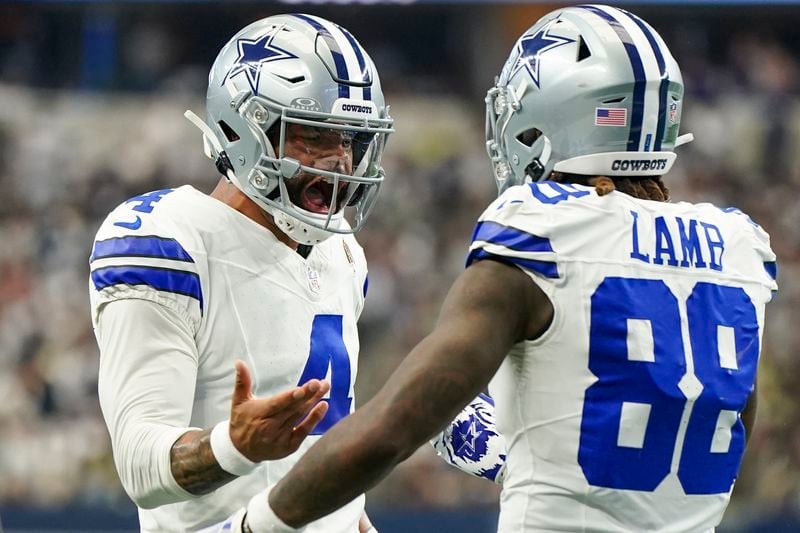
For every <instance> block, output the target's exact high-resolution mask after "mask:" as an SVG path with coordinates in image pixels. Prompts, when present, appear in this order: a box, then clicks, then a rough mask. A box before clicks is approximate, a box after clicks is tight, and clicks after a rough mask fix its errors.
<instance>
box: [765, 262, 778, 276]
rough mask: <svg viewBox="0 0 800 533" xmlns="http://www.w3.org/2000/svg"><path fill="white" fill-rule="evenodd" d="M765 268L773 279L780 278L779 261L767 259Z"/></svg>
mask: <svg viewBox="0 0 800 533" xmlns="http://www.w3.org/2000/svg"><path fill="white" fill-rule="evenodd" d="M764 270H766V271H767V274H769V277H771V278H772V279H774V280H777V279H778V263H776V262H775V261H766V262H765V263H764Z"/></svg>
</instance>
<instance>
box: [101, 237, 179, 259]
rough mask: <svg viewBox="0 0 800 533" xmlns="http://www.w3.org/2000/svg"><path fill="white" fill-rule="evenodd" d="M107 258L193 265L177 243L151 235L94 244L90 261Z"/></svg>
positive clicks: (107, 240)
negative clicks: (144, 258) (149, 259)
mask: <svg viewBox="0 0 800 533" xmlns="http://www.w3.org/2000/svg"><path fill="white" fill-rule="evenodd" d="M109 257H155V258H159V259H172V260H174V261H185V262H187V263H194V260H193V259H192V256H190V255H189V253H188V252H187V251H186V250H185V249H184V248H183V246H181V244H180V243H179V242H178V241H176V240H175V239H167V238H164V237H155V236H152V235H141V236H140V235H129V236H127V237H114V238H112V239H106V240H104V241H97V242H96V243H94V252H93V253H92V257H91V258H90V259H89V260H90V261H94V260H96V259H106V258H109Z"/></svg>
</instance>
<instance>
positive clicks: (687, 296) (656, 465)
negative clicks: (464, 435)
mask: <svg viewBox="0 0 800 533" xmlns="http://www.w3.org/2000/svg"><path fill="white" fill-rule="evenodd" d="M470 250H471V251H470V255H469V258H468V261H467V263H468V264H470V263H472V262H474V261H478V260H486V259H494V260H501V261H504V262H507V263H511V264H515V265H517V266H519V267H520V268H521V269H522V270H523V271H525V272H526V273H528V274H529V275H530V277H531V279H533V281H534V282H535V283H536V284H537V285H538V286H539V287H541V288H542V290H543V291H544V292H545V293H546V294H547V295H548V297H549V298H550V300H551V301H552V303H553V306H554V309H555V315H554V318H553V323H552V324H551V326H550V327H549V329H548V330H547V331H546V332H545V333H544V334H543V335H542V336H541V337H540V338H539V339H537V340H535V341H529V342H523V343H519V344H517V345H516V346H515V347H514V348H513V349H512V351H511V352H510V353H509V355H508V357H507V358H506V359H505V360H504V362H503V364H502V365H501V367H500V369H499V370H498V372H497V374H496V375H495V377H494V378H493V380H492V382H491V384H490V387H489V390H490V393H491V395H492V397H493V398H494V400H495V403H496V410H497V412H496V418H497V427H498V429H499V431H500V432H501V433H502V434H503V436H504V437H505V439H506V443H507V446H508V458H507V468H508V471H507V473H506V478H505V481H504V484H503V492H502V496H501V511H500V521H499V531H501V532H515V533H516V532H520V531H529V532H530V531H569V532H618V531H631V532H633V531H637V532H638V531H650V532H698V531H711V530H713V528H714V527H715V526H716V525H717V524H719V522H720V520H721V518H722V514H723V512H724V510H725V507H726V506H727V504H728V500H729V497H730V491H731V490H732V487H733V482H734V481H735V478H736V474H737V472H738V468H739V463H740V460H741V455H742V452H743V448H744V429H743V425H742V422H741V420H740V414H741V411H742V409H743V408H744V406H745V404H746V401H747V398H748V396H749V394H750V392H751V391H752V389H753V381H754V377H755V372H756V367H757V364H758V357H759V352H760V341H761V335H762V332H763V325H764V307H765V304H766V303H767V302H768V301H769V300H770V298H771V294H772V291H774V290H776V289H777V285H776V283H775V270H776V269H775V255H774V254H773V253H772V251H771V249H770V247H769V237H768V236H767V234H766V233H765V232H764V231H763V230H762V229H761V228H760V227H758V226H757V225H756V224H755V223H753V222H752V221H751V220H750V219H749V218H748V217H747V216H746V215H744V214H743V213H741V212H739V211H738V210H735V209H719V208H717V207H715V206H713V205H711V204H698V205H693V204H689V203H674V204H672V203H663V202H653V201H646V200H638V199H635V198H633V197H631V196H628V195H626V194H623V193H621V192H613V193H611V194H609V195H607V196H604V197H600V196H598V195H597V194H596V193H595V191H594V189H593V188H590V187H583V186H572V185H565V184H556V183H552V182H541V183H535V184H532V185H522V186H518V187H513V188H510V189H509V190H507V191H506V192H505V193H504V194H502V195H501V196H500V197H499V198H498V199H497V200H496V201H495V202H493V203H492V204H491V205H490V206H489V207H488V209H487V210H486V211H485V212H484V214H483V215H482V216H481V218H480V220H479V223H478V226H477V227H476V230H475V234H474V236H473V243H472V246H471V249H470Z"/></svg>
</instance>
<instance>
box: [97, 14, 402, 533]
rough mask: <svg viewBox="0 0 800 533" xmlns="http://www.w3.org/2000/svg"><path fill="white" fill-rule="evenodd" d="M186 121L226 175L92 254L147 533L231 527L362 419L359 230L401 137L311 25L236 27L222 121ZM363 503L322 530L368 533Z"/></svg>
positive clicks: (104, 239) (113, 429)
mask: <svg viewBox="0 0 800 533" xmlns="http://www.w3.org/2000/svg"><path fill="white" fill-rule="evenodd" d="M187 117H188V118H190V120H192V122H194V123H195V124H196V125H197V126H198V127H199V128H200V129H201V130H202V132H203V141H204V147H205V151H206V154H207V155H208V156H209V157H210V158H211V159H212V160H214V162H215V164H216V168H217V169H218V170H219V172H220V173H221V174H222V175H223V176H224V177H223V179H222V180H221V181H220V182H219V184H218V186H217V187H216V189H215V190H214V191H213V192H212V193H211V194H210V195H206V194H204V193H202V192H199V191H197V190H195V189H194V188H192V187H190V186H183V187H178V188H176V189H167V190H161V191H155V192H150V193H147V194H143V195H141V196H137V197H135V198H131V199H130V200H128V201H126V202H125V203H123V204H122V205H120V206H119V207H117V208H116V209H115V210H114V211H112V213H111V214H110V215H109V216H108V218H107V219H106V220H105V222H104V223H103V225H102V227H101V228H100V230H99V231H98V233H97V238H96V241H95V243H94V247H93V250H92V257H91V259H90V263H91V280H90V293H91V304H92V319H93V324H94V327H95V333H96V336H97V340H98V344H99V346H100V352H101V360H100V376H99V396H100V402H101V407H102V410H103V415H104V417H105V420H106V423H107V425H108V429H109V433H110V435H111V439H112V444H113V450H114V459H115V462H116V465H117V469H118V472H119V475H120V478H121V480H122V483H123V485H124V487H125V489H126V491H127V492H128V494H129V495H130V496H131V497H132V499H133V500H134V501H135V502H136V504H137V505H138V507H139V509H140V511H139V518H140V525H141V529H142V531H191V530H198V529H201V528H205V527H208V526H211V525H213V524H216V523H219V522H221V521H222V520H224V519H225V518H226V517H227V516H229V515H231V513H233V512H234V511H236V510H237V509H239V508H241V507H242V506H244V505H245V504H246V503H247V502H248V500H249V499H250V497H251V496H252V495H253V494H255V493H257V492H260V491H263V490H265V489H266V488H268V487H270V486H272V485H273V484H274V483H275V482H276V481H277V480H278V479H280V477H282V476H283V475H284V474H285V473H286V472H287V471H288V469H289V468H290V467H291V465H292V464H294V462H295V461H296V460H297V458H298V457H299V456H300V455H301V453H302V452H303V451H305V449H306V448H307V447H308V446H309V445H310V444H311V443H312V442H313V441H314V440H316V439H318V438H319V435H322V434H323V433H324V432H325V431H327V429H328V428H330V427H331V426H332V425H333V424H335V423H336V422H337V421H338V420H339V419H341V418H342V417H344V416H346V415H347V414H348V413H350V411H351V410H352V409H353V408H354V403H353V384H354V381H355V377H356V369H357V355H358V349H359V345H358V336H357V332H356V322H357V320H358V317H359V315H360V313H361V310H362V307H363V302H364V295H365V293H366V290H367V267H366V262H365V259H364V254H363V251H362V249H361V247H360V246H359V245H358V243H357V242H356V240H355V239H354V237H353V235H352V234H353V233H354V232H355V231H356V230H358V229H359V228H360V227H361V226H362V225H363V224H364V221H365V220H366V218H367V215H368V214H369V211H370V209H371V207H372V205H373V202H374V201H375V198H376V195H377V193H378V189H379V187H380V185H381V183H382V181H383V179H384V173H383V169H382V168H381V155H382V151H383V147H384V143H385V140H386V136H387V135H388V134H390V133H391V132H392V131H393V130H392V119H391V118H390V117H389V115H388V111H387V106H386V105H385V103H384V98H383V93H382V91H381V86H380V82H379V79H378V73H377V71H376V70H375V66H374V64H373V63H372V60H371V59H370V58H369V56H368V55H367V53H366V52H365V51H364V49H363V48H361V46H360V45H359V44H358V42H357V41H356V40H355V39H354V38H353V36H352V35H351V34H350V33H349V32H348V31H347V30H345V29H343V28H341V27H339V26H337V25H336V24H333V23H331V22H329V21H327V20H324V19H321V18H318V17H314V16H307V15H279V16H272V17H268V18H265V19H263V20H260V21H258V22H255V23H253V24H251V25H249V26H247V27H246V28H244V29H243V30H241V31H240V32H239V33H237V34H236V35H235V36H234V37H233V38H232V39H231V40H230V41H229V42H228V43H227V44H226V45H225V47H224V48H223V49H222V50H221V52H220V53H219V55H218V57H217V59H216V61H215V62H214V65H213V67H212V69H211V73H210V76H209V86H208V99H207V115H206V119H205V120H202V119H200V118H198V117H197V116H195V115H194V114H192V113H191V112H187ZM345 212H349V213H351V215H352V216H349V218H350V221H349V222H348V220H346V219H345ZM237 359H239V360H240V361H238V362H236V361H237ZM234 364H235V365H236V369H235V371H234ZM323 396H324V397H325V399H326V401H324V402H320V399H321V398H322V397H323ZM309 435H311V436H310V437H308V438H306V437H307V436H309ZM363 508H364V498H363V496H360V497H358V498H356V499H355V500H354V501H352V502H351V503H349V504H348V505H346V506H345V507H344V508H343V509H341V510H339V511H337V512H336V513H334V514H333V515H331V516H330V517H327V518H326V519H325V520H324V522H323V523H314V524H311V525H309V526H308V527H307V528H306V530H307V531H309V532H314V531H318V532H321V531H325V532H342V533H345V532H346V533H353V532H354V531H357V530H358V523H359V520H360V518H361V517H362V514H363Z"/></svg>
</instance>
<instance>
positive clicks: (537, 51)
mask: <svg viewBox="0 0 800 533" xmlns="http://www.w3.org/2000/svg"><path fill="white" fill-rule="evenodd" d="M550 26H551V25H550V24H548V25H547V26H545V27H544V28H542V29H540V30H539V31H537V32H536V33H534V34H533V35H523V36H522V38H520V40H519V41H518V42H517V61H516V63H515V64H514V67H513V68H512V70H511V74H510V75H509V76H508V78H509V79H511V78H512V77H513V76H514V74H516V73H517V72H519V71H520V70H522V69H523V68H524V69H526V70H527V71H528V74H530V76H531V79H533V83H535V84H536V86H537V87H539V64H540V61H539V58H540V57H541V56H542V54H544V53H545V52H548V51H550V50H553V49H554V48H558V47H559V46H563V45H565V44H569V43H574V42H575V39H568V38H566V37H559V36H558V35H550V34H549V31H550Z"/></svg>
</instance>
